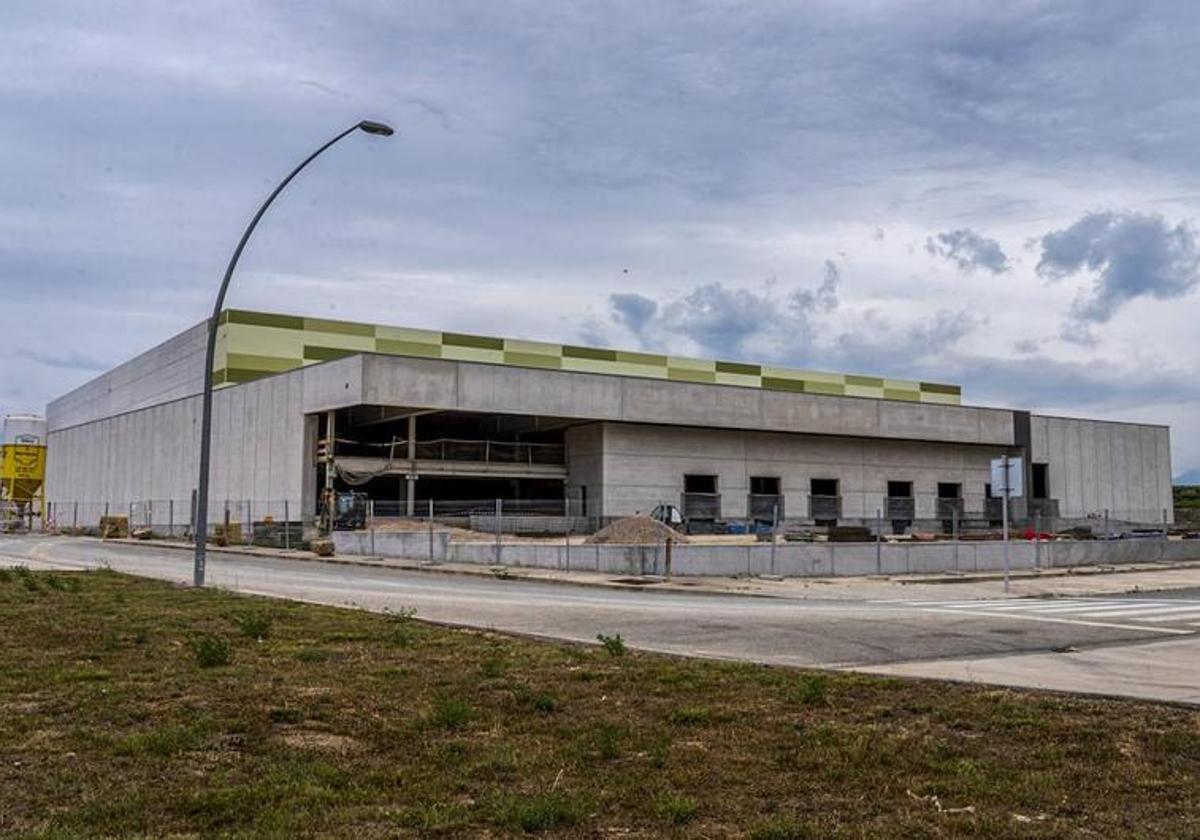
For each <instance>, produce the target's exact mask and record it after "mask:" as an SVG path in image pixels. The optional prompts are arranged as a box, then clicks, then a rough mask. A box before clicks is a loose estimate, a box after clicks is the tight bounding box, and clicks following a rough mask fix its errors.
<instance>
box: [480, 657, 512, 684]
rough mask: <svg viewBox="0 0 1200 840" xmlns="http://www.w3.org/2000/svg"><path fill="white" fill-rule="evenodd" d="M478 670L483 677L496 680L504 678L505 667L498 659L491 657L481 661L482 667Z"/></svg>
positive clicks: (502, 661)
mask: <svg viewBox="0 0 1200 840" xmlns="http://www.w3.org/2000/svg"><path fill="white" fill-rule="evenodd" d="M479 670H480V671H482V672H483V675H484V676H485V677H488V678H490V679H496V678H497V677H502V676H504V672H505V670H507V666H506V665H505V664H504V660H502V659H499V658H498V657H491V658H489V659H485V660H484V661H483V665H481V666H480V667H479Z"/></svg>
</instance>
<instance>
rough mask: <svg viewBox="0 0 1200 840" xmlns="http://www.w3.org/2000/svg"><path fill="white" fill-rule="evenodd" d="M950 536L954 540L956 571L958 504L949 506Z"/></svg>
mask: <svg viewBox="0 0 1200 840" xmlns="http://www.w3.org/2000/svg"><path fill="white" fill-rule="evenodd" d="M950 536H951V539H953V540H954V569H955V571H958V506H957V505H955V506H954V507H952V508H950Z"/></svg>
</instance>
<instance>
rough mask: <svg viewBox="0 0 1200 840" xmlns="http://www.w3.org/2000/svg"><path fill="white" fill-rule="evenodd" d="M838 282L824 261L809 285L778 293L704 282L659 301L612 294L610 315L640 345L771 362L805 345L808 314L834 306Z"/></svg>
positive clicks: (593, 331) (832, 267) (830, 263)
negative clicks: (682, 346) (686, 347)
mask: <svg viewBox="0 0 1200 840" xmlns="http://www.w3.org/2000/svg"><path fill="white" fill-rule="evenodd" d="M840 281H841V271H840V270H839V269H838V267H837V265H836V264H835V263H834V262H833V261H832V260H825V262H824V265H823V266H822V279H821V282H820V283H819V284H818V285H816V286H814V287H812V288H797V289H793V290H792V291H790V292H788V293H783V294H781V293H780V292H779V291H777V290H776V289H775V288H774V287H773V286H769V287H767V288H764V289H763V290H761V291H755V290H752V289H746V288H741V287H729V286H726V285H725V284H723V283H719V282H718V283H705V284H702V285H699V286H696V287H694V288H692V289H691V290H689V291H687V292H686V293H684V294H682V295H680V296H678V297H674V298H669V299H667V300H664V301H661V302H659V301H655V300H653V299H651V298H648V297H646V296H645V295H641V294H637V293H622V294H612V295H609V297H608V305H609V314H610V317H611V319H612V321H614V322H615V323H617V324H619V325H621V326H623V327H624V328H626V329H627V330H628V331H629V332H631V333H632V334H633V335H634V337H635V338H636V339H637V340H638V342H639V343H640V344H641V345H642V346H643V347H655V348H663V347H669V346H671V345H672V343H673V342H675V341H677V340H683V341H686V342H689V343H690V344H691V345H692V346H694V347H695V348H696V350H697V351H698V352H701V353H704V354H706V355H709V356H715V357H719V358H723V359H739V358H751V357H753V358H757V359H761V360H764V361H771V360H776V359H779V358H785V357H788V356H795V355H797V354H799V353H802V352H804V351H806V350H807V349H808V348H809V347H810V342H811V338H812V324H811V322H810V318H811V316H813V315H817V314H825V313H829V312H832V311H834V310H835V309H837V307H838V284H839V283H840ZM585 332H586V333H587V335H588V336H590V337H591V338H593V339H594V338H597V337H599V336H598V335H597V332H596V329H595V325H594V324H586V325H585ZM605 343H608V342H607V341H606V342H605Z"/></svg>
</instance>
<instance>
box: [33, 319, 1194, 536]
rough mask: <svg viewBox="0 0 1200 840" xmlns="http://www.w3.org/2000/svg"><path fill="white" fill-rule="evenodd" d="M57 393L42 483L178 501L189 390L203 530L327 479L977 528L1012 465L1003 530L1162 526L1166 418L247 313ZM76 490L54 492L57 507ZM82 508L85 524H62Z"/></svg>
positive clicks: (374, 496) (407, 509) (1167, 478)
mask: <svg viewBox="0 0 1200 840" xmlns="http://www.w3.org/2000/svg"><path fill="white" fill-rule="evenodd" d="M206 330H207V322H205V323H202V324H199V325H197V326H195V327H193V328H192V329H189V330H187V331H186V332H183V333H181V334H180V335H178V336H176V337H174V338H172V339H170V340H168V341H166V342H164V343H163V344H161V345H159V346H158V347H156V348H154V349H152V350H150V351H148V352H146V353H144V354H142V355H140V356H138V357H137V358H135V359H133V360H131V361H129V362H127V363H125V364H123V365H120V366H119V367H117V368H114V369H113V370H111V371H109V372H107V373H104V374H102V375H101V376H99V377H97V378H95V379H93V380H92V381H90V382H88V383H86V384H84V385H83V386H81V387H79V388H77V389H76V390H74V391H72V392H70V393H68V394H66V395H64V396H62V397H61V398H59V399H57V400H55V401H54V402H52V403H51V404H50V405H49V407H48V411H47V420H48V423H49V435H48V444H49V446H48V464H47V474H46V495H47V499H48V500H49V501H50V503H51V505H52V508H51V509H52V511H53V515H54V517H55V518H56V519H57V521H58V522H59V524H63V523H64V521H65V520H66V519H68V518H69V517H70V516H72V515H73V516H75V517H76V518H78V517H79V516H80V514H79V513H78V510H79V509H80V505H82V506H84V507H83V509H84V510H85V511H86V512H87V513H86V514H85V518H87V517H94V514H95V512H96V511H97V510H99V509H100V508H101V507H103V508H104V509H105V510H110V511H115V512H122V511H124V510H126V509H127V508H129V509H131V510H132V509H133V508H134V506H137V508H138V509H139V510H142V509H144V508H145V506H147V505H151V506H152V505H159V506H160V509H159V510H158V511H157V512H156V513H154V514H153V517H154V519H155V521H160V520H161V519H162V517H163V516H164V511H163V508H162V506H164V505H165V506H169V507H170V508H171V511H172V512H171V517H172V519H173V521H175V522H184V521H186V520H187V517H188V516H189V512H188V511H189V500H190V499H191V496H192V491H193V488H194V487H195V484H196V471H197V464H198V451H199V428H200V427H199V423H200V403H201V398H200V393H201V390H202V386H203V377H204V376H205V375H211V376H212V377H213V381H214V384H215V387H216V388H217V390H216V393H215V397H214V426H213V435H214V438H213V460H212V481H211V503H210V510H211V514H210V515H211V517H212V522H216V521H219V520H220V518H222V517H223V516H224V515H225V513H224V511H225V510H227V509H228V508H229V506H230V505H231V504H232V505H233V506H234V509H235V511H236V512H237V513H236V514H235V515H236V516H237V518H245V517H247V516H249V517H250V518H251V519H260V518H265V517H268V516H269V517H271V518H273V519H275V520H276V521H281V520H283V519H285V518H286V519H289V520H305V521H309V520H311V519H312V517H313V516H314V515H315V514H316V513H317V511H318V507H319V505H320V504H321V498H322V489H323V488H324V487H326V486H327V482H328V484H330V485H332V486H333V488H334V489H336V490H339V491H343V490H355V491H358V492H361V493H365V494H366V495H367V497H369V498H370V499H371V500H372V501H373V503H374V509H375V512H376V515H377V516H403V515H413V514H417V515H421V514H424V513H425V512H426V511H428V510H429V509H430V505H431V503H432V504H433V508H434V510H435V511H437V512H438V513H446V512H451V511H452V510H453V509H454V508H455V507H456V506H457V507H460V508H472V507H482V506H486V505H489V504H491V503H492V500H495V499H501V500H502V504H503V505H505V506H506V508H507V509H508V510H517V511H529V512H537V513H544V514H548V515H555V514H562V513H571V514H573V515H576V516H579V515H582V516H586V517H588V518H589V519H590V520H592V521H593V523H599V522H603V521H607V520H611V519H614V518H617V517H623V516H628V515H632V514H636V513H649V512H650V511H651V510H652V509H653V508H655V507H656V506H658V505H674V506H676V507H678V508H680V509H681V511H682V512H683V514H684V515H685V516H686V517H687V518H688V519H689V521H690V522H691V524H692V527H693V528H694V529H698V530H703V529H705V528H720V527H723V525H726V524H728V523H731V522H738V523H745V522H751V523H753V522H760V523H763V522H779V523H786V524H787V525H789V526H801V527H803V526H808V525H813V526H819V525H833V524H837V525H866V526H867V527H870V528H872V529H875V528H877V527H878V528H882V529H884V530H885V531H886V532H888V533H892V532H903V531H906V530H945V529H948V528H950V527H954V528H961V529H964V530H965V529H971V528H986V527H995V526H997V525H999V523H1000V518H1001V514H1000V502H999V500H998V499H994V498H991V493H990V489H991V488H990V487H989V481H990V469H989V468H990V463H991V461H992V459H994V458H998V457H1000V456H1002V455H1005V454H1007V455H1010V456H1014V457H1021V458H1022V459H1023V463H1024V465H1025V482H1024V483H1025V490H1026V493H1025V495H1024V496H1023V497H1022V498H1020V499H1016V500H1014V503H1013V505H1012V511H1011V515H1012V517H1013V519H1014V520H1015V521H1017V522H1029V523H1030V524H1035V523H1038V522H1040V523H1041V524H1042V527H1046V528H1050V527H1062V526H1064V525H1065V524H1075V523H1082V522H1093V523H1095V522H1098V521H1099V519H1100V518H1102V517H1107V518H1109V519H1110V520H1111V521H1113V522H1125V523H1145V524H1161V523H1163V522H1167V523H1169V522H1171V521H1173V510H1172V490H1171V467H1170V440H1169V430H1168V429H1167V428H1166V427H1163V426H1153V425H1145V424H1137V423H1114V422H1107V421H1097V420H1086V419H1074V418H1066V417H1053V416H1044V415H1038V414H1031V413H1030V412H1028V411H1022V410H1018V409H1007V408H987V407H977V406H970V405H963V404H962V400H961V391H960V389H959V387H958V386H955V385H947V384H942V383H932V382H917V381H902V380H893V379H886V378H882V377H872V376H862V375H849V374H831V373H821V372H814V371H803V370H792V369H783V368H772V367H770V366H763V365H756V364H747V363H742V362H724V361H704V360H698V359H689V358H679V357H674V356H666V355H658V354H652V353H640V352H625V351H619V350H611V349H604V348H592V347H579V346H572V345H559V344H548V343H543V342H532V341H519V340H514V339H502V338H492V337H487V336H478V335H464V334H458V333H449V332H434V331H427V330H415V329H405V328H400V327H387V326H378V325H371V324H360V323H351V322H345V321H331V320H326V319H319V318H306V317H299V316H291V315H280V314H271V313H261V312H247V311H242V310H227V311H225V312H224V313H223V314H222V317H221V319H220V325H219V332H218V345H217V358H216V363H215V365H214V370H212V371H208V372H206V371H205V370H204V345H205V339H206ZM72 506H73V507H72ZM79 524H94V523H87V522H83V523H79Z"/></svg>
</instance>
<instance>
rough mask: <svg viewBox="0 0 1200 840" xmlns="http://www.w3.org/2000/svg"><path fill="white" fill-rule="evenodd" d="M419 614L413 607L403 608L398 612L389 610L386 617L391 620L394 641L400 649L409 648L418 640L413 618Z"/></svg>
mask: <svg viewBox="0 0 1200 840" xmlns="http://www.w3.org/2000/svg"><path fill="white" fill-rule="evenodd" d="M416 614H417V611H416V609H414V608H413V607H401V608H400V609H398V610H388V611H387V613H386V615H387V617H388V618H389V619H390V620H391V636H392V641H393V642H395V643H396V644H397V645H399V646H400V647H408V646H409V645H411V644H412V643H413V642H414V641H416V639H417V634H416V628H415V626H414V625H415V622H414V621H413V616H415V615H416Z"/></svg>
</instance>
